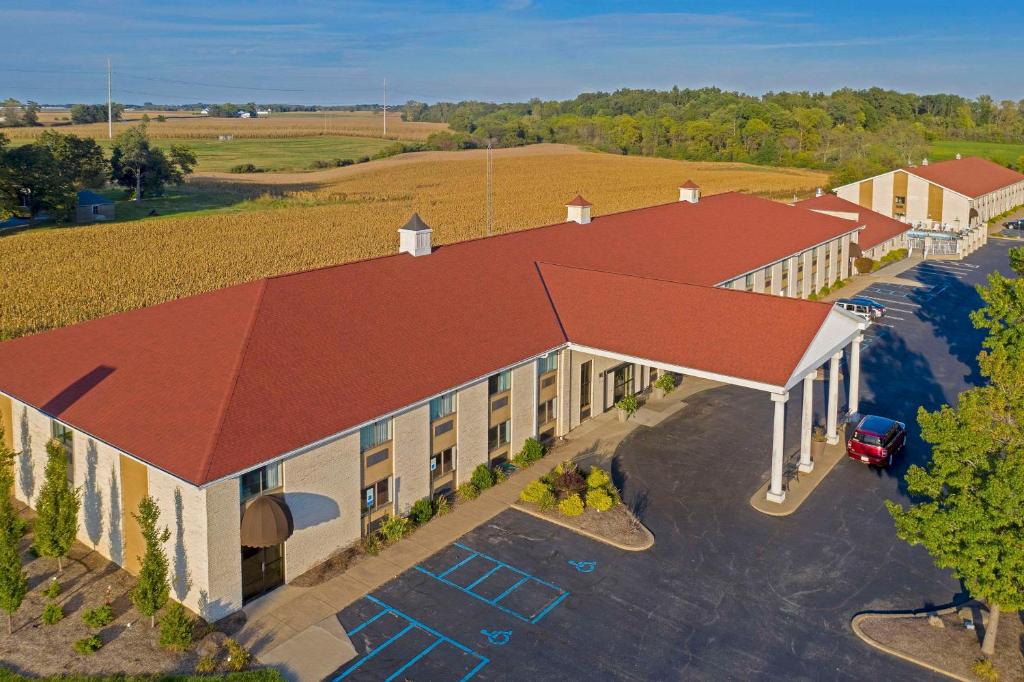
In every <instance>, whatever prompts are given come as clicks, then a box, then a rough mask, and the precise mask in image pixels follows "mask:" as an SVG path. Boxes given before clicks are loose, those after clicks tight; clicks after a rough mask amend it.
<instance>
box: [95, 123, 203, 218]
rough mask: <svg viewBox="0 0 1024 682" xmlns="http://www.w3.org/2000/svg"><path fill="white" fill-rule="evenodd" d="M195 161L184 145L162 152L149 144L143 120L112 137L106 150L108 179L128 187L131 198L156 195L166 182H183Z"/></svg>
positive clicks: (193, 155) (136, 199)
mask: <svg viewBox="0 0 1024 682" xmlns="http://www.w3.org/2000/svg"><path fill="white" fill-rule="evenodd" d="M195 165H196V157H195V154H193V153H192V151H191V150H190V149H189V148H188V147H183V146H180V145H171V146H170V148H169V149H168V151H167V153H165V152H164V151H163V150H162V149H160V148H159V147H154V146H152V145H151V144H150V141H149V136H148V134H147V132H146V126H145V125H144V124H143V125H138V126H134V127H132V128H129V129H128V130H125V131H124V132H122V133H120V134H119V135H118V136H117V137H116V138H114V146H113V149H112V151H111V154H110V167H111V179H112V180H113V181H114V182H115V183H117V184H119V185H121V186H122V187H127V188H128V189H130V190H132V191H133V193H134V194H133V198H134V200H135V201H139V200H140V199H142V198H143V197H145V196H147V195H148V196H152V195H157V196H159V195H160V194H162V193H163V190H164V186H165V185H167V184H180V183H182V182H184V181H185V177H186V176H187V175H188V174H189V173H191V172H192V170H193V169H194V168H195Z"/></svg>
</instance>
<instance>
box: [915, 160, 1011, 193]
mask: <svg viewBox="0 0 1024 682" xmlns="http://www.w3.org/2000/svg"><path fill="white" fill-rule="evenodd" d="M904 170H905V171H907V172H908V173H913V174H914V175H916V176H918V177H922V178H924V179H925V180H929V181H931V182H934V183H936V184H938V185H942V186H943V187H946V188H948V189H951V190H953V191H954V192H959V193H960V194H963V195H965V196H968V197H972V198H976V197H980V196H982V195H984V194H988V193H989V192H994V191H996V190H997V189H1002V188H1003V187H1008V186H1009V185H1013V184H1016V183H1018V182H1024V175H1022V174H1020V173H1018V172H1017V171H1015V170H1012V169H1010V168H1007V167H1005V166H1000V165H999V164H998V163H995V162H993V161H989V160H988V159H983V158H981V157H979V156H965V157H964V158H962V159H950V160H949V161H938V162H935V163H930V164H928V165H927V166H914V167H911V168H905V169H904Z"/></svg>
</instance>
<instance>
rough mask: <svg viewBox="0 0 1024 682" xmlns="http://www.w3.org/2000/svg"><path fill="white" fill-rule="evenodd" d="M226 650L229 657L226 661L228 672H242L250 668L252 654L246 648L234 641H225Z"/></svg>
mask: <svg viewBox="0 0 1024 682" xmlns="http://www.w3.org/2000/svg"><path fill="white" fill-rule="evenodd" d="M224 648H225V649H227V652H228V657H227V659H226V660H225V661H224V662H225V664H226V665H227V668H228V670H231V671H233V672H236V673H237V672H241V671H243V670H245V669H246V668H248V667H249V664H250V663H251V662H252V654H250V653H249V650H248V649H246V648H245V647H244V646H242V645H241V644H239V643H238V642H236V641H235V640H233V639H226V640H224Z"/></svg>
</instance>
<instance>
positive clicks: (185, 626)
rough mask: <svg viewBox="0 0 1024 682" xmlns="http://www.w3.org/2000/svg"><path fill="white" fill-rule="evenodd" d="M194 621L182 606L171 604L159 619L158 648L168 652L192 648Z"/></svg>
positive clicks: (176, 603)
mask: <svg viewBox="0 0 1024 682" xmlns="http://www.w3.org/2000/svg"><path fill="white" fill-rule="evenodd" d="M195 624H196V622H195V619H194V618H192V616H191V615H190V614H189V612H188V611H187V610H186V609H185V607H184V606H182V605H181V604H179V603H178V602H171V605H170V606H168V607H167V612H166V613H164V616H163V618H161V619H160V646H161V647H163V648H164V649H166V650H168V651H178V652H181V651H185V650H186V649H188V648H189V647H190V646H192V631H193V630H194V628H195Z"/></svg>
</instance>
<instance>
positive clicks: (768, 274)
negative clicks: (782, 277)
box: [764, 267, 775, 291]
mask: <svg viewBox="0 0 1024 682" xmlns="http://www.w3.org/2000/svg"><path fill="white" fill-rule="evenodd" d="M774 269H775V268H774V267H770V268H765V270H764V290H765V291H771V290H772V271H773V270H774Z"/></svg>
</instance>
